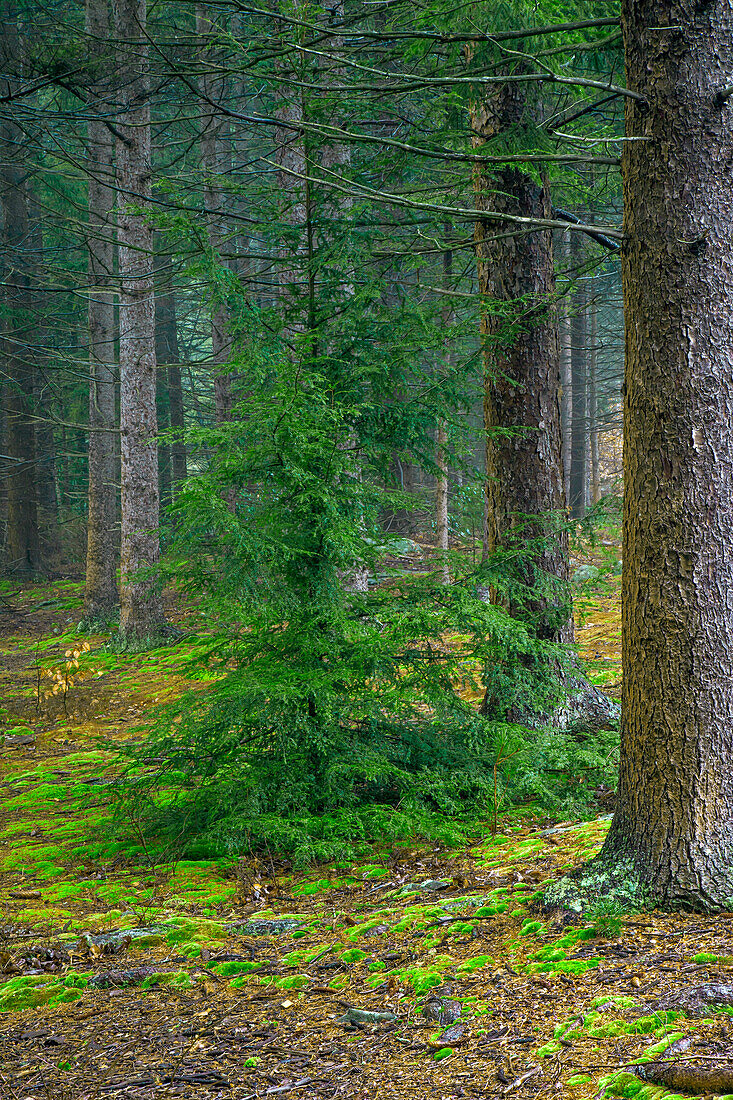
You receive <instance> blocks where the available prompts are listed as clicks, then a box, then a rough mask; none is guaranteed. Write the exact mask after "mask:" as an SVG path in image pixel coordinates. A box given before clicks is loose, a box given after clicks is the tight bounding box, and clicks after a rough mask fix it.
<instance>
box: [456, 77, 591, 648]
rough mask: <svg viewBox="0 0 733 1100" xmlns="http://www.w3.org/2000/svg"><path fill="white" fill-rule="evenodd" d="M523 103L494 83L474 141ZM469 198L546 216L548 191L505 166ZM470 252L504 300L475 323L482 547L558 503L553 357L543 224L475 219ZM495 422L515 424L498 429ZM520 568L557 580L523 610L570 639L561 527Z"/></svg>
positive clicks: (551, 290)
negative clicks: (535, 227)
mask: <svg viewBox="0 0 733 1100" xmlns="http://www.w3.org/2000/svg"><path fill="white" fill-rule="evenodd" d="M524 111H525V106H524V101H523V98H522V95H521V93H520V92H519V91H518V90H517V85H512V84H507V85H505V86H503V87H502V88H501V90H500V91H499V92H498V93H497V94H496V95H494V96H493V97H492V98H491V99H489V100H487V101H486V103H484V104H483V105H482V106H480V107H476V108H475V110H474V112H473V119H472V122H473V129H474V134H475V143H476V144H477V145H480V144H481V143H482V142H483V141H485V140H487V139H488V138H490V137H492V136H494V135H495V134H497V133H500V132H502V131H504V130H506V129H508V128H509V127H510V126H517V125H519V124H520V123H521V121H522V118H523V117H524ZM476 201H477V206H478V208H479V209H484V210H493V211H498V212H500V213H507V214H512V215H517V214H519V215H522V216H523V217H532V218H549V217H550V214H551V202H550V194H549V189H548V188H547V187H546V186H543V187H540V186H538V185H537V184H536V183H535V182H534V180H533V179H532V178H531V177H530V176H528V175H525V174H524V173H523V172H521V171H519V170H517V169H516V168H513V167H507V168H506V169H504V170H502V171H501V173H500V174H499V175H498V176H497V177H495V178H494V179H487V178H486V177H485V176H483V174H481V173H479V174H477V176H476ZM476 255H477V261H478V275H479V286H480V289H481V293H482V294H485V295H487V296H488V297H489V298H492V299H495V300H497V301H499V302H501V303H502V304H504V303H505V305H503V306H502V312H501V313H498V312H494V311H491V310H490V309H489V310H487V311H486V312H485V314H484V319H483V322H482V330H483V336H484V362H485V384H484V425H485V428H486V431H487V436H486V499H487V509H486V522H487V529H486V547H487V550H488V552H489V553H491V552H492V551H493V550H495V549H496V548H497V547H499V546H502V545H505V544H506V542H507V540H508V539H510V538H511V537H512V536H513V535H514V534H515V533H517V532H518V529H520V528H521V529H523V530H524V532H525V533H526V534H527V535H529V536H530V537H532V536H534V537H537V536H538V535H542V534H548V533H549V527H548V524H547V517H548V516H551V515H555V516H557V515H559V514H561V513H562V512H563V510H564V492H563V481H562V454H561V447H562V433H561V425H560V355H559V345H558V326H557V310H556V305H555V269H554V260H553V249H552V234H551V232H550V231H549V230H541V231H539V232H536V233H527V234H523V235H517V236H512V237H508V236H506V226H505V225H503V224H502V223H501V222H493V221H492V222H489V221H487V222H481V221H479V222H477V223H476ZM508 322H509V323H510V331H509V332H507V323H508ZM496 428H499V429H504V430H506V429H520V430H519V431H518V432H513V433H512V435H511V436H508V435H506V434H504V433H503V432H502V434H497V433H496V432H495V431H494V429H496ZM528 568H529V570H530V571H531V572H535V571H539V570H543V571H545V572H546V573H548V574H550V575H551V576H553V577H556V578H557V581H558V597H559V598H558V600H557V602H556V603H555V604H553V602H552V601H543V603H542V605H540V604H539V603H538V605H537V607H535V608H534V609H533V611H534V614H535V616H536V621H537V629H538V633H539V635H540V637H543V638H548V639H552V640H555V641H558V642H569V641H572V638H573V622H572V617H571V615H570V613H569V610H570V604H569V602H568V603H567V608H566V609H565V611H564V612H562V610H561V605H562V602H563V595H565V596H567V592H566V591H565V588H566V583H567V581H568V579H569V574H568V555H567V535H566V534H561V533H557V534H556V535H554V536H551V537H548V538H547V539H546V541H545V543H544V549H543V550H542V551H541V552H540V553H538V555H537V556H536V558H535V560H534V561H532V562H530V563H528ZM528 579H529V580H530V582H531V579H532V578H531V577H530V578H528ZM558 616H560V617H559V619H558Z"/></svg>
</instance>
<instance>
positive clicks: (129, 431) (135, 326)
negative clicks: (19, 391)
mask: <svg viewBox="0 0 733 1100" xmlns="http://www.w3.org/2000/svg"><path fill="white" fill-rule="evenodd" d="M145 27H146V5H145V0H116V31H117V38H118V39H119V41H120V66H119V68H120V75H121V78H122V79H121V82H120V101H121V102H120V109H121V114H120V118H119V120H118V124H117V128H118V131H119V133H120V139H119V140H118V142H117V166H118V186H119V188H120V195H119V199H118V239H119V267H120V421H121V440H122V445H121V455H122V553H121V575H122V586H121V615H120V629H121V632H122V635H123V636H124V637H125V638H128V639H130V640H132V641H134V640H143V639H146V638H149V637H152V636H154V635H155V634H157V633H159V632H160V630H161V628H162V626H163V622H164V619H163V603H162V600H161V597H160V595H159V593H158V591H157V588H156V586H155V584H154V582H153V581H152V579H151V577H150V576H149V575H148V573H147V572H146V571H147V570H149V569H150V568H151V567H154V566H155V565H157V562H158V558H159V551H160V548H159V541H158V524H159V522H160V499H159V490H158V448H157V442H156V435H157V426H156V409H155V373H156V363H155V295H154V287H153V232H152V228H151V226H150V225H149V223H148V222H147V221H146V218H145V214H144V210H145V206H146V204H147V202H148V200H149V199H150V184H151V155H150V101H149V76H148V47H147V39H146V37H145V34H146V32H145Z"/></svg>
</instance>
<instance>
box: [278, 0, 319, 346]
mask: <svg viewBox="0 0 733 1100" xmlns="http://www.w3.org/2000/svg"><path fill="white" fill-rule="evenodd" d="M298 3H299V0H295V4H294V8H295V13H296V15H297V9H298ZM299 57H300V55H299V53H297V52H296V54H295V59H296V60H295V64H296V65H297V64H298V60H299ZM277 64H278V71H279V74H280V76H281V78H282V79H281V83H280V100H279V102H278V104H277V106H276V107H275V112H274V114H275V118H276V119H277V121H278V123H279V125H278V126H277V128H276V130H275V141H276V157H277V165H278V183H279V186H280V193H281V215H280V220H281V243H280V264H279V268H278V289H279V305H280V310H281V313H282V317H283V334H284V337H285V339H286V340H288V341H293V338H294V337H296V336H297V334H298V333H302V332H304V331H305V330H306V329H307V328H308V317H309V314H310V312H311V311H310V308H309V305H310V301H309V299H310V295H309V284H310V276H309V270H308V268H309V266H310V265H309V263H308V259H309V257H308V236H309V234H308V207H309V196H308V187H307V175H308V161H307V156H306V148H305V138H304V134H303V131H302V128H300V127H299V123H302V122H303V99H302V95H301V91H300V89H299V88H297V87H295V86H294V85H291V84H289V82H288V78H289V77H292V76H294V75H295V74H294V72H293V68H292V65H293V62H292V61H289V62H285V61H279V62H278V63H277ZM290 353H291V355H292V356H293V357H295V355H296V348H295V346H294V341H293V343H292V344H291V348H290Z"/></svg>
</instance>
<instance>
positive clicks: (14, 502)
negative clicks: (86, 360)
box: [0, 0, 42, 573]
mask: <svg viewBox="0 0 733 1100" xmlns="http://www.w3.org/2000/svg"><path fill="white" fill-rule="evenodd" d="M0 28H1V29H2V32H3V33H2V38H1V41H0V58H1V60H2V70H3V76H2V77H1V78H0V86H1V88H2V93H3V94H4V95H6V96H8V97H10V96H12V95H13V93H14V91H15V89H16V86H17V84H18V81H19V80H20V78H21V68H20V48H19V42H18V25H17V11H16V8H15V4H14V3H13V2H12V0H10V2H8V3H6V4H5V5H4V8H3V12H2V16H0ZM24 147H25V136H24V134H23V131H22V130H21V128H20V127H19V126H18V125H17V123H15V122H14V121H13V119H12V117H11V115H10V113H8V114H6V116H5V117H4V118H3V120H2V122H0V203H2V215H3V250H4V257H3V261H4V268H5V271H4V272H3V274H4V276H5V277H4V279H3V280H2V281H3V283H4V287H3V291H4V293H3V314H4V316H3V319H2V326H1V328H0V354H1V356H2V361H3V374H4V376H5V384H4V395H5V402H4V411H5V438H6V446H7V457H8V468H9V477H8V495H7V527H6V540H5V559H6V567H7V569H8V570H9V571H11V572H14V573H34V572H37V571H38V570H40V569H41V566H42V562H41V549H40V541H39V534H38V502H37V498H36V438H35V427H34V422H33V418H32V417H33V405H34V395H33V375H34V369H33V365H32V362H31V361H30V358H31V356H30V354H29V348H28V343H29V340H30V334H31V331H32V322H31V321H30V318H31V317H32V315H33V310H32V302H31V300H30V297H31V296H30V279H29V274H28V270H29V268H28V264H29V256H28V254H29V251H30V240H29V232H30V227H29V220H28V195H27V182H26V174H27V173H26V169H25V165H24V163H23V150H24Z"/></svg>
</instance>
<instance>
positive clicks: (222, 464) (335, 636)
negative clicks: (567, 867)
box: [118, 359, 564, 860]
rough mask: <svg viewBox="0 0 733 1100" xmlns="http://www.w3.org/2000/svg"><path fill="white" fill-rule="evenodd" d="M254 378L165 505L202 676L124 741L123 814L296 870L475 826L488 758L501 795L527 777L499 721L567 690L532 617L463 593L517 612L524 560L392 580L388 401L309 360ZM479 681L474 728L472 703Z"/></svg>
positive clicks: (489, 787)
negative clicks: (199, 641)
mask: <svg viewBox="0 0 733 1100" xmlns="http://www.w3.org/2000/svg"><path fill="white" fill-rule="evenodd" d="M250 371H251V374H250V377H249V379H247V380H246V381H247V382H248V384H247V385H246V386H245V387H244V388H243V397H242V400H241V403H240V407H239V409H238V412H237V416H236V419H234V420H233V421H232V422H230V423H226V424H222V425H219V426H218V427H216V428H212V429H206V430H202V431H201V432H200V433H199V437H198V440H197V442H198V444H199V446H200V447H201V449H202V454H203V453H204V449H205V452H206V455H207V456H208V461H207V462H206V463H204V462H203V461H202V463H201V468H200V471H199V473H198V474H196V475H195V476H192V477H191V478H190V479H189V481H188V486H187V489H186V491H185V493H184V495H183V497H182V499H181V501H180V502H179V504H178V505H177V508H176V522H177V537H176V541H175V544H174V546H173V547H172V550H171V553H170V556H169V559H168V560H169V565H168V566H167V568H168V570H169V572H170V575H171V577H172V579H173V580H175V582H176V583H177V584H178V585H179V586H180V587H181V588H182V589H183V590H184V591H185V592H188V593H190V594H192V595H193V596H195V597H196V598H197V599H199V600H200V601H201V610H202V612H203V614H204V618H205V622H206V627H207V629H208V631H209V632H210V643H209V645H208V648H207V650H206V660H207V662H208V664H209V665H210V666H211V667H213V668H214V669H216V670H218V675H217V677H216V679H215V680H214V681H213V682H212V683H211V684H210V685H209V686H207V687H206V688H205V689H204V690H200V689H199V690H193V691H191V692H189V693H188V694H187V695H185V696H184V697H183V698H182V699H180V700H178V701H177V702H176V703H175V704H174V705H172V706H169V707H166V708H165V709H163V710H161V711H160V712H159V713H158V715H157V716H156V718H155V720H154V723H153V725H152V729H151V733H150V736H149V738H148V739H147V740H146V741H145V742H144V743H143V744H142V746H141V747H139V748H137V749H131V750H128V752H129V756H130V759H129V763H128V767H127V770H126V773H125V776H124V778H123V780H122V782H121V783H120V786H119V790H118V797H119V810H120V813H121V814H122V815H123V816H124V815H125V814H132V815H134V816H135V818H136V819H137V820H139V818H140V816H141V815H142V816H143V817H145V818H147V820H148V822H149V827H150V829H151V831H152V832H153V833H154V834H157V835H159V836H160V837H161V838H163V837H165V838H167V839H169V840H170V839H171V838H178V839H179V840H182V841H183V843H184V846H185V847H186V848H187V849H188V850H189V851H190V850H195V851H201V850H202V848H208V849H216V850H221V849H224V850H229V851H237V850H246V849H248V848H252V847H264V846H269V847H270V848H275V849H278V848H279V849H283V850H288V851H290V852H294V853H295V854H296V855H297V857H298V858H300V859H302V860H307V859H310V858H314V857H317V858H333V857H335V856H339V855H345V854H353V853H354V850H355V848H358V846H359V843H360V842H363V841H366V840H374V839H378V838H380V837H384V838H389V837H391V838H394V837H396V836H401V835H409V834H411V833H414V832H422V833H424V834H427V835H439V836H449V835H451V832H455V829H456V827H457V826H456V823H458V822H460V821H461V820H464V821H466V820H470V819H474V820H475V818H476V817H477V816H479V817H480V816H484V817H485V818H488V817H489V816H490V815H491V813H492V811H493V808H494V796H495V787H494V780H495V776H494V766H495V764H496V763H497V759H500V760H501V761H502V762H503V763H502V767H501V770H500V790H501V792H502V797H503V796H504V791H505V789H506V787H507V784H510V785H511V784H512V783H514V787H515V789H516V790H515V793H516V792H519V793H522V792H521V787H522V784H523V783H524V784H525V786H526V777H527V775H528V774H530V773H532V774H534V773H535V771H536V775H537V776H539V775H540V773H541V769H539V768H535V765H536V764H537V751H536V750H537V744H538V738H539V737H540V735H539V734H538V733H537V732H536V731H535V732H534V733H532V732H529V731H526V730H524V729H522V728H520V727H518V726H516V725H513V724H512V723H511V722H509V721H508V720H507V719H506V718H503V717H502V715H508V714H509V713H510V712H511V711H512V709H513V708H515V709H516V705H517V702H518V700H521V703H522V709H523V710H524V711H531V710H536V711H537V712H547V711H548V710H549V709H551V708H552V707H553V706H554V705H556V704H557V703H558V702H559V701H560V698H561V694H562V692H561V688H560V686H559V685H558V683H557V679H556V672H557V669H558V662H560V663H562V661H563V660H564V655H563V654H562V653H560V652H559V651H558V650H557V647H555V646H552V645H551V644H549V643H547V642H545V641H542V640H541V639H540V638H539V637H538V631H536V630H535V629H534V626H533V623H532V619H531V616H530V615H528V616H527V620H526V621H520V620H519V619H518V618H511V617H510V615H509V614H508V612H507V611H506V610H504V608H503V607H502V606H500V605H498V604H492V603H487V602H485V601H484V600H482V599H481V598H479V595H478V591H479V588H480V587H483V588H484V589H485V588H486V586H492V587H493V588H494V589H496V590H512V593H513V595H512V599H511V604H512V607H513V608H517V607H520V606H522V605H523V604H524V605H525V606H530V605H531V595H532V593H531V592H529V590H528V589H527V585H526V579H523V578H526V571H523V570H522V569H521V568H519V567H518V555H519V551H517V552H512V553H509V552H506V551H505V552H503V554H502V555H497V556H496V557H495V558H494V559H493V560H492V562H491V563H490V564H489V566H488V567H484V570H483V574H482V577H481V586H479V585H478V583H477V582H478V578H477V576H476V575H475V574H473V573H472V572H471V571H470V570H469V569H468V568H467V567H466V565H465V564H464V565H463V566H458V565H457V575H456V577H455V580H454V582H453V583H452V584H449V585H445V584H441V583H439V579H438V573H436V574H433V573H429V572H428V573H416V574H412V575H411V574H406V573H404V572H399V571H396V570H395V571H392V572H390V571H389V570H388V569H387V568H386V566H385V564H384V557H385V551H386V549H387V548H388V547H387V546H386V545H385V536H384V533H383V531H382V529H381V527H380V524H379V522H378V521H379V518H380V508H383V507H384V505H385V503H386V499H387V497H388V493H387V491H386V490H385V489H383V488H380V480H379V478H378V476H377V475H378V472H379V469H380V464H381V463H382V462H383V460H384V454H385V453H386V452H387V451H388V450H389V447H390V446H393V445H394V438H393V433H391V432H390V430H389V429H385V426H384V425H385V421H387V420H388V418H389V417H388V413H385V412H384V410H382V409H378V408H377V406H376V405H374V404H371V403H370V400H369V398H368V395H366V396H365V389H364V387H361V388H359V387H357V386H352V387H351V388H350V389H349V388H347V387H346V386H345V385H344V382H343V374H342V375H341V376H340V377H339V378H338V380H337V381H334V377H333V375H332V374H331V372H330V370H328V369H327V367H325V366H324V365H323V364H322V363H320V362H318V361H315V360H301V362H300V363H298V364H296V363H293V362H291V361H290V360H288V359H285V360H281V361H279V362H277V364H276V366H275V367H267V365H263V364H262V363H258V364H256V365H255V367H251V365H250ZM355 394H356V396H354V395H355ZM377 416H379V417H381V420H382V423H381V429H380V433H381V434H380V435H379V436H377V434H376V432H374V431H373V430H371V425H373V423H374V420H375V419H376V418H377ZM375 439H378V443H375V442H374V440H375ZM364 566H366V567H368V569H369V571H370V574H371V577H372V578H373V583H372V584H371V585H370V587H369V591H368V592H366V593H360V592H357V591H354V590H353V586H352V585H351V584H350V578H351V577H352V575H353V573H354V570H355V569H356V568H357V567H364ZM461 570H463V571H462V572H461ZM536 583H541V584H546V583H547V579H546V578H541V579H539V580H538V581H537V582H536ZM522 585H524V589H525V591H524V596H522V594H521V592H520V591H519V589H520V588H521V587H522ZM515 614H516V611H515ZM487 679H488V680H490V682H491V695H492V700H493V710H494V713H493V716H492V718H491V719H489V718H487V717H484V716H482V715H481V714H480V713H478V709H479V708H478V706H477V704H476V698H477V697H480V695H481V693H482V691H484V690H485V688H486V683H487ZM543 743H544V742H543ZM532 745H534V749H532V751H531V752H530V749H531V746H532ZM528 752H530V755H531V756H532V759H533V761H534V763H533V765H532V767H530V768H529V769H528V767H527V765H526V762H525V765H524V766H522V760H523V759H524V757H526V756H527V753H528ZM523 754H524V755H523ZM151 757H154V758H155V760H157V761H158V763H156V764H155V765H151V764H150V759H151ZM507 768H513V772H511V771H508V770H507ZM512 775H514V779H512ZM522 776H523V777H524V778H521V777H522ZM517 777H519V779H517ZM527 790H529V788H527ZM524 793H525V794H526V793H527V791H525V792H524ZM529 793H530V794H531V793H532V792H531V791H529ZM451 823H452V824H451Z"/></svg>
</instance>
